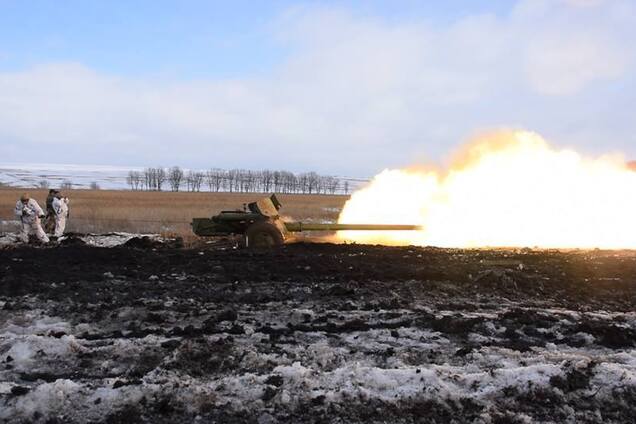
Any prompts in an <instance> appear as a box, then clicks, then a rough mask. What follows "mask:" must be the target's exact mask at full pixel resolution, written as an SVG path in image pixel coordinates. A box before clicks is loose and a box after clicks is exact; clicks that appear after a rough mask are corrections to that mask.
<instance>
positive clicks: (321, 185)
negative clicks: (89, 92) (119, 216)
mask: <svg viewBox="0 0 636 424" xmlns="http://www.w3.org/2000/svg"><path fill="white" fill-rule="evenodd" d="M126 183H127V184H128V185H129V186H130V189H131V190H145V191H164V190H170V191H181V190H184V191H201V190H204V189H206V188H207V190H208V191H212V192H229V193H233V192H235V193H270V192H276V193H298V194H349V189H350V188H349V181H347V180H341V179H340V178H337V177H333V176H328V175H319V174H317V173H315V172H304V173H300V174H294V173H293V172H289V171H271V170H262V171H251V170H247V169H230V170H225V169H217V168H215V169H210V170H208V171H192V170H188V171H184V170H183V169H181V168H180V167H178V166H173V167H172V168H163V167H157V168H146V169H144V170H143V171H130V172H129V173H128V176H127V177H126Z"/></svg>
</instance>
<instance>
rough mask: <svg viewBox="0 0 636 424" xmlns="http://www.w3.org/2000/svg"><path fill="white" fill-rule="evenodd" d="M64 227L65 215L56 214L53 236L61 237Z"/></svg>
mask: <svg viewBox="0 0 636 424" xmlns="http://www.w3.org/2000/svg"><path fill="white" fill-rule="evenodd" d="M65 228H66V215H64V214H62V215H56V216H55V232H54V233H53V235H54V236H55V237H62V235H63V234H64V229H65Z"/></svg>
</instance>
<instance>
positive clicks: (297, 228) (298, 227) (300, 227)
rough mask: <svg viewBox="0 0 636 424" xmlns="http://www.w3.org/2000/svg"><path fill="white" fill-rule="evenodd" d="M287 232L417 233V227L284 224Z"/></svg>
mask: <svg viewBox="0 0 636 424" xmlns="http://www.w3.org/2000/svg"><path fill="white" fill-rule="evenodd" d="M285 227H286V228H287V231H289V232H302V231H417V230H421V229H422V227H420V226H419V225H377V224H313V223H304V222H285Z"/></svg>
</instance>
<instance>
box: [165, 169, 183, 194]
mask: <svg viewBox="0 0 636 424" xmlns="http://www.w3.org/2000/svg"><path fill="white" fill-rule="evenodd" d="M182 181H183V170H182V169H181V168H179V167H178V166H173V167H172V168H170V170H169V171H168V182H169V184H170V190H172V191H179V188H180V187H181V183H182Z"/></svg>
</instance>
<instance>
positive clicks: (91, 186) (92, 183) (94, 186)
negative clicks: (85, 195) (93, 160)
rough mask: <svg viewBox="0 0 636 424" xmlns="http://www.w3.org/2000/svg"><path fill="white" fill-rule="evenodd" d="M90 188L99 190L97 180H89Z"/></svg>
mask: <svg viewBox="0 0 636 424" xmlns="http://www.w3.org/2000/svg"><path fill="white" fill-rule="evenodd" d="M90 188H91V190H99V189H100V187H99V184H97V181H93V182H91V184H90Z"/></svg>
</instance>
